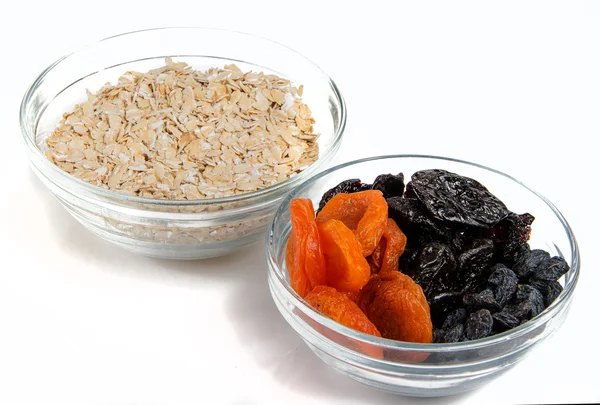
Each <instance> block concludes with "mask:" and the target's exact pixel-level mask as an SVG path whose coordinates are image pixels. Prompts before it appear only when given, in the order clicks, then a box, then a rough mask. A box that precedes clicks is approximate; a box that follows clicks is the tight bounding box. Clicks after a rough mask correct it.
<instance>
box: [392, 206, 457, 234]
mask: <svg viewBox="0 0 600 405" xmlns="http://www.w3.org/2000/svg"><path fill="white" fill-rule="evenodd" d="M387 203H388V216H389V217H390V218H392V219H393V220H394V221H395V222H396V224H398V226H399V227H400V229H402V232H404V234H405V235H406V237H407V239H408V241H409V243H410V244H413V245H414V244H417V245H421V244H426V243H429V242H433V241H440V240H441V241H445V240H447V239H450V235H451V233H450V229H449V228H448V227H446V226H444V225H443V224H440V223H438V222H437V221H435V220H433V219H432V218H431V217H430V216H429V214H428V212H427V210H426V209H425V207H424V206H423V205H422V204H421V202H420V201H419V200H417V199H414V198H401V197H392V198H388V199H387Z"/></svg>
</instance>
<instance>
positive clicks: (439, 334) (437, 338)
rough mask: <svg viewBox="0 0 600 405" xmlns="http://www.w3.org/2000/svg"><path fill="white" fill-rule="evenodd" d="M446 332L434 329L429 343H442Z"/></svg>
mask: <svg viewBox="0 0 600 405" xmlns="http://www.w3.org/2000/svg"><path fill="white" fill-rule="evenodd" d="M445 337H446V331H445V330H444V329H434V330H433V338H432V340H431V343H444V339H445Z"/></svg>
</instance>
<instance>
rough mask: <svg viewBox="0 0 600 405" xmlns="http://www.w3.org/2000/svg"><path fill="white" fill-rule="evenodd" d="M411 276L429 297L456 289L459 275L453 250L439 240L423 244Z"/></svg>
mask: <svg viewBox="0 0 600 405" xmlns="http://www.w3.org/2000/svg"><path fill="white" fill-rule="evenodd" d="M410 276H411V277H412V278H413V280H414V281H415V282H416V283H417V284H419V285H420V286H421V288H422V289H423V292H424V293H425V296H426V297H427V299H430V298H431V297H433V296H435V295H436V294H439V293H443V292H446V291H452V290H456V288H455V287H456V286H457V284H458V283H457V281H458V277H457V272H456V260H455V259H454V255H453V254H452V250H451V249H450V248H449V247H448V246H447V245H444V244H443V243H439V242H431V243H428V244H427V245H425V246H423V248H421V250H420V251H419V255H418V259H417V265H416V267H415V268H414V269H412V274H410Z"/></svg>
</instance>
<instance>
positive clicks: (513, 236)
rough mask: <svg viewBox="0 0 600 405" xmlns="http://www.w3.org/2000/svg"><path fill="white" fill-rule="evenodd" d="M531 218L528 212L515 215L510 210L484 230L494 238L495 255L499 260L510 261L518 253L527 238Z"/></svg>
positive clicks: (529, 231) (532, 218)
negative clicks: (504, 216) (500, 219)
mask: <svg viewBox="0 0 600 405" xmlns="http://www.w3.org/2000/svg"><path fill="white" fill-rule="evenodd" d="M533 220H534V217H533V216H532V215H530V214H521V215H517V214H515V213H514V212H510V213H509V214H508V215H507V216H506V218H504V219H502V221H500V222H498V223H497V224H495V225H494V226H492V227H491V228H490V229H489V230H488V231H487V232H486V235H487V236H488V237H489V238H491V239H493V240H494V244H495V245H496V256H497V257H498V258H499V259H500V260H502V261H507V262H510V261H511V260H512V258H513V257H514V256H515V255H517V254H518V253H520V251H521V250H522V249H523V247H524V246H525V245H526V244H527V241H528V240H529V235H530V233H531V223H532V222H533Z"/></svg>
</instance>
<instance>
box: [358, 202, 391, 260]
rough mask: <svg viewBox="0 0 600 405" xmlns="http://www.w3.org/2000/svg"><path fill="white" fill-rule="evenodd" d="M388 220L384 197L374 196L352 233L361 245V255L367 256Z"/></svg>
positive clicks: (373, 248)
mask: <svg viewBox="0 0 600 405" xmlns="http://www.w3.org/2000/svg"><path fill="white" fill-rule="evenodd" d="M387 221H388V205H387V202H386V201H385V198H383V196H381V198H375V199H374V200H373V202H371V204H369V206H368V207H367V210H366V211H365V213H364V215H363V217H362V218H361V219H360V221H359V222H358V225H357V227H356V230H355V231H354V234H355V235H356V239H358V241H359V242H360V245H361V246H362V253H363V256H365V257H367V256H369V255H370V254H371V253H373V251H374V250H375V248H376V247H377V244H378V243H379V241H380V240H381V236H382V235H383V233H384V231H385V229H386V227H387Z"/></svg>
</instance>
